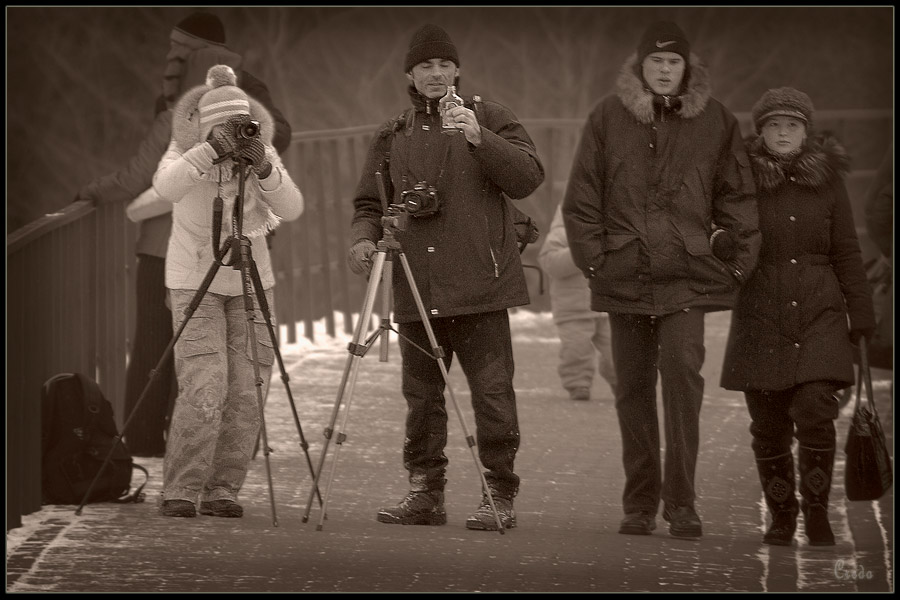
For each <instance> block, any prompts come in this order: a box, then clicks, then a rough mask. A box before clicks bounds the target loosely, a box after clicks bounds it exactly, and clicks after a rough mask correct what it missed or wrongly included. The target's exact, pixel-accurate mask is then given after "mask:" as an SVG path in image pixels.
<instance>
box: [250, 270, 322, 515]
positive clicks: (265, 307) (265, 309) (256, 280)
mask: <svg viewBox="0 0 900 600" xmlns="http://www.w3.org/2000/svg"><path fill="white" fill-rule="evenodd" d="M250 276H251V277H252V278H253V287H255V288H256V298H257V301H258V302H259V309H260V312H262V315H263V320H265V322H266V329H268V331H269V339H270V340H271V342H272V348H274V349H275V358H276V359H277V360H278V369H279V370H280V371H281V381H282V382H284V389H285V391H287V397H288V404H289V405H290V407H291V414H292V415H293V416H294V425H296V427H297V434H298V435H299V436H300V448H302V449H303V453H304V454H305V455H306V464H307V465H308V466H309V474H310V476H311V477H313V478H315V476H316V473H315V471H314V470H313V465H312V459H310V456H309V443H308V442H307V441H306V437H304V435H303V428H302V427H301V426H300V417H299V416H298V415H297V406H296V405H295V404H294V397H293V395H292V394H291V386H290V384H289V380H290V377H288V374H287V370H285V368H284V360H283V359H282V357H281V350H280V349H279V348H278V336H277V335H276V333H275V326H274V325H273V324H272V314H271V311H270V310H269V303H268V301H267V300H266V294H265V291H264V290H263V287H262V280H261V279H260V277H259V269H257V267H256V263H255V262H251V263H250ZM313 489H314V490H315V491H316V494H317V495H318V497H319V506H321V505H322V494H321V493H320V492H319V488H318V487H314V488H313Z"/></svg>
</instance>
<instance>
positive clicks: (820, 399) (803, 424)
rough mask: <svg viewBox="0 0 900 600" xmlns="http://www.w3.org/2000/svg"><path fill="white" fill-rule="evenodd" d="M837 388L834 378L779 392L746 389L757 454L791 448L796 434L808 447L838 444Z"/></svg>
mask: <svg viewBox="0 0 900 600" xmlns="http://www.w3.org/2000/svg"><path fill="white" fill-rule="evenodd" d="M835 390H836V386H835V385H834V384H832V383H831V382H828V381H812V382H809V383H801V384H800V385H796V386H794V387H792V388H790V389H787V390H781V391H777V392H746V393H745V394H744V398H745V399H746V400H747V409H748V410H749V412H750V418H751V419H752V420H753V422H752V423H751V424H750V433H751V434H752V435H753V442H752V448H753V453H754V455H756V458H771V457H774V456H781V455H782V454H784V453H786V452H790V451H791V444H792V443H793V441H794V436H795V435H796V437H797V441H798V442H800V445H801V446H805V447H806V448H814V449H818V450H825V449H829V448H834V446H835V439H836V433H835V429H834V420H835V419H837V418H838V412H839V408H838V399H837V398H835V397H834V392H835ZM795 428H796V433H795Z"/></svg>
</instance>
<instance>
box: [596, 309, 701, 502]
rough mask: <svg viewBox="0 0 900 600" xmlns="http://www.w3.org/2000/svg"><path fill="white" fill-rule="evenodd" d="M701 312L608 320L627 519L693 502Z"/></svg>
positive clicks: (614, 316) (623, 316)
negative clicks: (662, 460) (662, 429)
mask: <svg viewBox="0 0 900 600" xmlns="http://www.w3.org/2000/svg"><path fill="white" fill-rule="evenodd" d="M704 317H705V313H704V312H703V311H702V310H699V309H691V310H683V311H679V312H676V313H672V314H669V315H664V316H656V317H651V316H649V315H634V314H614V313H611V314H610V315H609V323H610V329H611V334H612V350H613V360H614V362H615V367H616V377H617V379H618V384H617V386H616V413H617V414H618V417H619V428H620V430H621V433H622V463H623V465H624V466H625V491H624V493H623V494H622V504H623V508H624V510H625V513H632V512H639V511H643V510H646V511H649V512H650V513H651V514H656V511H657V508H658V507H659V501H660V498H662V500H663V501H664V502H665V503H666V504H669V505H673V506H681V505H689V506H693V504H694V497H695V495H694V471H695V468H696V465H697V449H698V447H699V440H700V405H701V403H702V402H703V377H702V376H701V375H700V369H701V367H702V366H703V360H704V358H705V354H706V350H705V347H704V345H703V333H704V331H703V330H704ZM657 370H658V372H659V374H660V375H661V377H662V404H663V411H664V415H663V422H664V425H665V435H666V458H665V477H664V478H663V473H662V471H661V465H660V440H659V424H658V419H657V412H656V382H657Z"/></svg>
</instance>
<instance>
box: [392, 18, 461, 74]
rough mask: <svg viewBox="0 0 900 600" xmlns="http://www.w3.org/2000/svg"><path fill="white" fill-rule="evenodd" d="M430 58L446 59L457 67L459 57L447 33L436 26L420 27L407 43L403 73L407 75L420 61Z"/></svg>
mask: <svg viewBox="0 0 900 600" xmlns="http://www.w3.org/2000/svg"><path fill="white" fill-rule="evenodd" d="M431 58H446V59H447V60H452V61H453V63H454V64H455V65H456V66H457V67H458V66H459V55H458V54H457V53H456V46H454V45H453V41H452V40H451V39H450V36H449V35H447V32H446V31H444V30H443V29H441V28H440V27H438V26H437V25H431V24H428V25H422V26H421V27H420V28H419V30H418V31H416V32H415V33H414V34H413V36H412V39H411V40H410V41H409V51H408V52H407V53H406V59H405V60H404V61H403V72H404V73H409V72H410V71H412V68H413V67H414V66H416V65H417V64H419V63H420V62H422V61H425V60H429V59H431Z"/></svg>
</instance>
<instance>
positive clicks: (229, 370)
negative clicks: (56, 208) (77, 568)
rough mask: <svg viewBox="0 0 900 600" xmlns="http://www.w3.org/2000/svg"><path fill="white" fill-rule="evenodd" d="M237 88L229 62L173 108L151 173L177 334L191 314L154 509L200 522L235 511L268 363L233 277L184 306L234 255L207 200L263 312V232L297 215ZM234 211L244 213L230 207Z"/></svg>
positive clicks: (265, 119) (257, 121) (269, 131)
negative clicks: (164, 205) (165, 225)
mask: <svg viewBox="0 0 900 600" xmlns="http://www.w3.org/2000/svg"><path fill="white" fill-rule="evenodd" d="M236 83H237V80H236V77H235V73H234V71H233V70H232V69H231V67H229V66H227V65H215V66H213V67H212V68H210V69H209V73H208V75H207V78H206V84H205V85H201V86H198V87H196V88H193V89H191V90H188V91H187V92H185V94H184V95H183V96H182V97H181V99H180V100H179V101H178V103H177V104H176V106H175V108H174V110H173V114H172V141H171V143H170V144H169V149H168V150H167V151H166V153H165V155H163V157H162V160H161V161H160V163H159V168H158V169H157V171H156V173H155V174H154V176H153V188H154V190H155V191H156V193H157V194H158V195H159V196H160V197H161V198H164V199H166V200H168V201H169V202H172V203H173V204H174V208H173V210H172V235H171V237H170V238H169V248H168V252H167V253H166V287H167V288H168V289H169V296H170V300H171V304H172V318H173V325H174V327H175V329H176V330H177V329H178V327H179V326H180V322H181V320H182V319H183V318H184V316H185V314H192V316H191V318H190V319H189V320H188V322H187V324H186V325H185V327H184V329H183V330H182V332H181V335H180V336H179V337H178V340H177V342H176V343H175V372H176V374H177V376H178V399H177V400H176V402H175V411H174V413H173V415H172V423H171V425H170V428H169V438H168V440H167V442H166V457H165V462H164V468H163V479H164V481H163V496H164V501H163V504H162V506H161V507H160V511H161V513H162V514H163V515H164V516H168V517H193V516H196V503H197V501H198V500H199V502H200V513H201V514H206V515H213V516H217V517H240V516H241V515H242V514H243V508H242V507H241V506H240V504H238V503H237V494H238V492H239V491H240V488H241V486H242V485H243V482H244V478H245V477H246V474H247V467H248V465H249V461H250V457H251V455H252V453H253V447H254V444H255V443H256V439H257V434H258V432H259V428H260V418H259V417H260V415H259V405H258V401H257V390H256V381H257V375H256V371H255V368H256V367H257V366H258V369H259V371H258V377H259V380H260V381H262V382H263V385H264V390H263V394H265V388H267V387H268V382H269V379H270V375H271V371H272V364H273V362H274V350H273V349H272V345H271V341H270V340H269V332H268V330H267V327H266V324H265V322H264V320H263V317H262V315H261V314H260V312H259V304H258V303H259V300H258V299H257V298H256V297H255V295H254V298H253V302H254V305H255V306H254V312H255V314H254V319H253V321H254V323H255V325H254V327H255V329H256V331H255V333H256V343H257V346H258V348H257V349H256V351H252V349H251V350H248V347H247V339H248V338H247V335H248V332H247V323H248V318H247V311H246V308H245V306H244V298H243V289H244V288H243V279H242V271H241V270H237V269H233V268H229V267H227V266H226V268H220V269H219V270H218V271H217V272H216V274H215V277H214V278H213V279H212V281H211V282H208V283H209V285H208V288H207V289H206V291H205V293H204V294H203V296H202V298H201V299H200V301H199V305H198V306H197V307H196V310H195V311H194V312H193V313H188V312H187V311H186V310H185V309H186V308H187V307H188V306H189V304H191V303H192V302H193V301H194V297H195V296H196V295H197V293H198V290H201V289H203V286H204V284H205V283H207V282H205V278H206V276H207V274H208V273H209V271H210V268H211V267H212V266H213V264H214V263H215V262H217V261H218V260H220V258H221V260H222V261H223V262H225V264H226V265H227V264H232V261H233V260H234V259H236V258H238V257H237V255H238V254H239V252H238V251H237V248H238V244H237V243H234V244H232V245H231V251H230V253H229V252H226V253H225V254H226V256H225V257H219V256H218V251H219V250H220V248H221V245H220V241H219V240H214V239H213V238H214V234H213V231H214V225H213V224H212V222H213V220H214V217H213V215H214V214H215V213H214V210H213V205H214V199H218V198H221V199H222V201H223V210H222V214H221V215H220V219H221V222H220V225H221V231H222V232H225V236H228V235H229V234H232V233H239V234H242V235H243V236H244V237H245V238H247V239H249V241H250V247H251V256H252V258H253V260H254V262H255V265H256V268H257V270H258V272H259V279H258V282H257V285H258V284H260V283H261V285H262V288H263V290H264V292H265V296H266V301H267V303H268V304H269V306H272V305H273V297H272V292H273V290H272V288H273V287H274V285H275V276H274V273H273V271H272V263H271V258H270V256H269V250H268V248H267V246H266V240H265V234H266V233H268V232H269V231H270V230H271V229H273V228H274V227H276V226H277V225H278V223H279V222H280V221H281V220H288V221H290V220H293V219H296V218H297V217H299V216H300V213H301V212H302V210H303V196H302V195H301V193H300V190H298V189H297V186H296V185H294V182H293V180H292V179H291V177H290V175H289V174H288V172H287V170H286V169H285V168H284V166H283V165H282V163H281V159H280V158H279V156H278V153H277V152H276V151H275V149H274V148H273V147H272V136H273V134H274V129H275V126H274V121H273V119H272V116H271V115H270V114H269V112H268V111H267V110H266V109H265V107H263V105H262V104H261V103H260V102H258V101H257V100H255V99H254V98H252V97H250V96H248V95H247V94H246V93H245V92H244V91H243V90H241V89H240V88H239V87H237V85H236ZM247 127H249V129H248V128H247ZM257 128H258V129H257ZM242 168H243V169H245V180H244V182H243V183H244V188H243V197H242V200H243V202H242V203H240V202H238V198H237V196H238V193H239V192H240V183H241V181H240V179H241V177H240V171H239V169H242ZM236 204H237V205H238V207H242V208H243V211H242V212H240V211H238V210H235V205H236ZM232 222H235V223H241V225H242V227H241V230H240V231H239V232H234V231H233V229H234V228H233V227H232V225H231V224H232ZM229 254H230V258H231V259H232V260H231V261H228V260H227V258H228V255H229ZM255 291H256V292H259V291H260V290H255ZM272 312H274V311H272ZM254 363H256V364H254Z"/></svg>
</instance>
